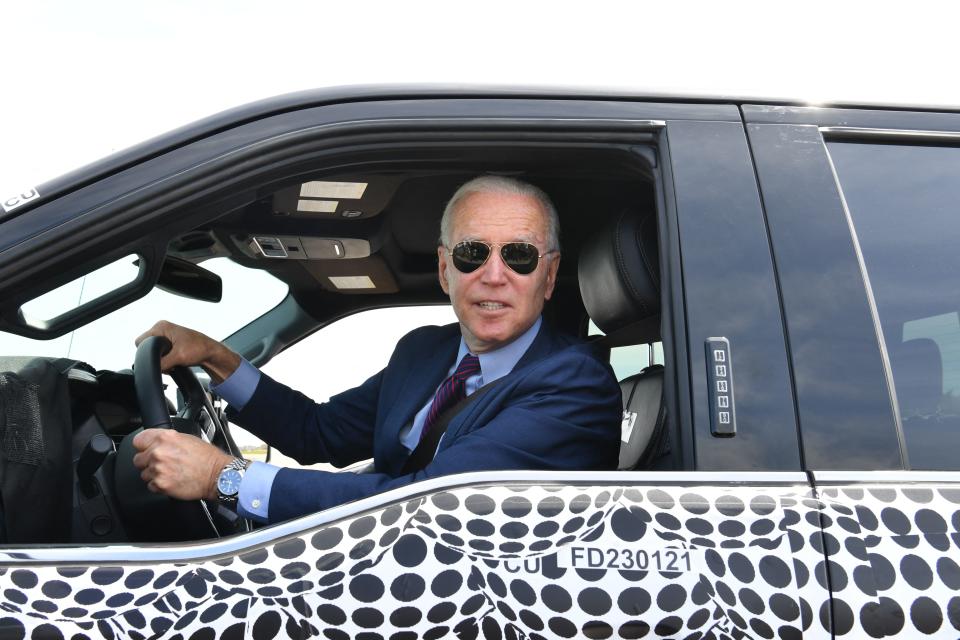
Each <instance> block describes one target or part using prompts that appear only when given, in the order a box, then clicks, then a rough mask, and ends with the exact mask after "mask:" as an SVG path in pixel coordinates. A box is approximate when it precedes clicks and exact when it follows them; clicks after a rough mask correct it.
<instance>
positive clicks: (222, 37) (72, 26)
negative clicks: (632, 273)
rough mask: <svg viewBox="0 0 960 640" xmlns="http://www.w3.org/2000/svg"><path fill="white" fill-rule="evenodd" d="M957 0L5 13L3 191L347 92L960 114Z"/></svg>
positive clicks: (133, 0)
mask: <svg viewBox="0 0 960 640" xmlns="http://www.w3.org/2000/svg"><path fill="white" fill-rule="evenodd" d="M950 4H951V3H946V2H936V3H935V2H917V1H911V2H909V3H899V4H892V3H891V4H884V3H880V2H803V3H785V2H770V1H767V2H745V3H737V2H702V3H695V2H677V1H666V2H657V3H653V2H629V3H620V2H600V1H595V2H589V3H585V2H558V1H556V0H552V1H549V2H524V1H523V0H510V1H507V2H503V1H499V0H495V1H490V0H485V1H484V2H479V3H478V2H454V1H452V0H444V1H438V2H415V1H412V0H408V1H405V2H397V1H392V2H364V1H358V0H349V1H347V0H345V1H342V2H320V1H311V2H284V1H283V0H271V1H269V2H263V1H257V2H248V1H245V0H230V1H229V2H228V1H220V0H217V1H203V0H190V1H189V2H187V1H182V0H164V1H163V2H146V1H137V0H121V1H107V2H98V1H96V0H90V1H87V2H67V1H62V2H44V1H39V0H29V1H27V0H20V1H17V0H8V1H7V2H3V3H0V29H2V34H0V65H2V69H3V74H2V75H3V78H4V81H5V91H4V95H3V97H2V99H0V195H7V194H9V193H15V192H18V191H20V190H21V189H22V188H25V187H30V186H32V185H34V184H37V183H40V182H43V181H45V180H47V179H49V178H51V177H55V176H57V175H60V174H61V173H65V172H66V171H69V170H71V169H74V168H76V167H78V166H80V165H83V164H86V163H87V162H90V161H92V160H96V159H98V158H100V157H102V156H104V155H107V154H109V153H111V152H113V151H117V150H119V149H123V148H125V147H127V146H130V145H132V144H135V143H137V142H140V141H142V140H144V139H146V138H148V137H151V136H153V135H156V134H159V133H162V132H164V131H167V130H170V129H173V128H176V127H178V126H180V125H182V124H185V123H188V122H191V121H193V120H196V119H199V118H202V117H204V116H206V115H209V114H211V113H215V112H217V111H221V110H223V109H226V108H229V107H232V106H236V105H239V104H242V103H246V102H250V101H253V100H257V99H260V98H265V97H269V96H273V95H277V94H280V93H286V92H289V91H296V90H301V89H308V88H316V87H328V86H334V85H343V84H357V83H362V84H367V83H412V82H416V83H422V82H434V83H483V84H510V85H561V86H581V87H583V86H593V87H601V88H604V87H607V88H618V89H623V90H629V91H635V92H649V91H655V92H665V93H673V92H683V93H688V92H702V93H710V94H721V95H754V96H789V97H796V98H799V99H803V100H810V101H814V102H817V101H833V100H855V101H856V100H866V101H882V102H897V103H919V104H939V105H958V106H960V83H958V82H957V70H956V68H955V66H956V64H957V61H958V57H960V56H958V55H957V46H956V35H955V29H956V25H957V17H958V16H960V9H955V8H950ZM953 4H955V3H953Z"/></svg>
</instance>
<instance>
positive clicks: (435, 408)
mask: <svg viewBox="0 0 960 640" xmlns="http://www.w3.org/2000/svg"><path fill="white" fill-rule="evenodd" d="M479 372H480V359H479V358H477V356H475V355H472V354H469V353H468V354H467V355H465V356H463V360H461V361H460V364H459V365H457V370H456V371H454V372H453V375H452V376H450V377H449V378H447V379H446V380H444V381H443V383H442V384H441V385H440V388H439V389H437V393H436V395H435V396H433V404H432V405H430V411H428V412H427V418H426V419H425V420H424V421H423V431H421V432H420V440H423V438H424V436H426V435H427V433H429V431H430V429H432V428H433V424H434V423H435V422H436V421H437V418H438V417H440V414H442V413H443V412H444V411H446V410H447V409H449V408H450V407H452V406H453V405H455V404H456V403H458V402H460V401H461V400H463V399H464V398H465V397H466V396H467V378H469V377H470V376H472V375H475V374H477V373H479Z"/></svg>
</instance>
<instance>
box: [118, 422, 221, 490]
mask: <svg viewBox="0 0 960 640" xmlns="http://www.w3.org/2000/svg"><path fill="white" fill-rule="evenodd" d="M133 446H134V447H135V448H136V449H137V451H138V452H139V453H137V454H136V455H135V456H133V464H134V465H135V466H136V467H137V468H138V469H140V472H141V473H140V477H141V478H143V481H144V482H145V483H147V488H148V489H150V491H152V492H154V493H162V494H165V495H168V496H170V497H171V498H177V499H179V500H200V499H205V500H216V499H217V476H218V475H219V474H220V470H221V469H223V467H224V466H226V465H227V464H229V463H230V461H231V460H233V456H231V455H229V454H227V453H224V452H223V451H221V450H220V449H218V448H217V447H215V446H213V445H212V444H209V443H207V442H204V441H203V440H201V439H200V438H198V437H196V436H193V435H188V434H185V433H179V432H177V431H174V430H173V429H144V430H143V431H142V432H140V433H139V434H137V436H136V437H135V438H134V439H133Z"/></svg>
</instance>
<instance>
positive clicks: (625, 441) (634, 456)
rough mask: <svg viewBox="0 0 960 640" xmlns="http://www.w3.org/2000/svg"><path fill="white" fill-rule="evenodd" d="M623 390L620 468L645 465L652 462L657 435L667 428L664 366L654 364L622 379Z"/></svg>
mask: <svg viewBox="0 0 960 640" xmlns="http://www.w3.org/2000/svg"><path fill="white" fill-rule="evenodd" d="M620 390H621V391H622V393H623V425H622V430H621V443H620V462H619V464H618V465H617V468H618V469H623V470H630V469H636V468H638V467H639V468H644V467H646V466H647V463H648V462H649V458H650V457H651V455H650V454H651V453H653V452H654V451H655V449H654V447H652V446H651V445H652V443H654V442H655V441H656V440H657V438H656V437H655V436H656V435H657V434H659V433H661V432H662V431H663V429H664V424H665V421H666V412H665V411H664V407H663V365H660V364H654V365H650V366H649V367H647V368H646V369H644V370H643V371H641V372H640V373H637V374H635V375H632V376H630V377H629V378H624V379H623V380H621V381H620Z"/></svg>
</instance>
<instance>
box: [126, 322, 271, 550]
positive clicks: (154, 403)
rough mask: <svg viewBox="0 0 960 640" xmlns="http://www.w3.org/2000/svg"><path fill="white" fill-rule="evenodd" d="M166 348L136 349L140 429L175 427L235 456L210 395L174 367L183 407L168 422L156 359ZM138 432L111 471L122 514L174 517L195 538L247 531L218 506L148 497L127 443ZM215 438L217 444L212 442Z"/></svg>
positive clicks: (159, 344)
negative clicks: (193, 534) (205, 420)
mask: <svg viewBox="0 0 960 640" xmlns="http://www.w3.org/2000/svg"><path fill="white" fill-rule="evenodd" d="M170 348H171V344H170V341H169V340H167V339H166V338H163V337H160V336H151V337H149V338H146V339H145V340H143V341H142V342H141V343H140V345H139V347H138V348H137V353H136V356H135V359H134V387H135V389H136V395H137V401H138V403H139V404H140V413H141V419H142V422H143V428H145V429H176V430H177V431H180V432H181V433H189V434H190V435H194V436H198V437H200V438H202V439H204V440H205V441H206V442H209V443H211V444H214V446H217V447H218V448H220V449H221V450H223V451H225V452H226V453H228V454H230V455H233V456H239V455H240V452H239V451H238V450H237V448H236V445H235V444H234V443H233V440H232V439H231V438H230V437H229V435H228V432H227V431H226V429H225V426H224V425H223V424H222V422H221V420H220V417H219V415H218V414H217V412H216V410H215V409H214V407H213V404H212V403H211V401H210V397H209V396H208V395H207V393H206V391H205V390H204V388H203V385H201V384H200V381H199V380H198V379H197V376H196V375H195V374H194V372H193V371H192V370H191V369H190V368H189V367H175V368H174V369H173V370H172V371H171V372H170V376H171V377H172V378H173V380H174V382H175V383H176V385H177V388H178V389H179V390H180V392H181V394H182V396H183V399H184V404H183V408H182V409H181V410H180V411H179V412H178V413H177V416H176V417H174V418H171V416H170V413H169V410H168V405H167V400H166V397H165V396H164V393H163V377H162V372H161V370H160V359H161V358H162V357H163V356H164V355H165V354H166V353H168V352H169V351H170ZM204 416H206V419H207V420H208V421H209V422H208V424H209V426H206V425H204V424H203V422H202V421H203V419H204ZM138 432H139V430H138V431H137V432H134V433H132V434H129V435H128V436H126V437H125V438H124V441H123V442H122V443H121V446H120V449H119V450H118V452H117V453H118V460H117V466H116V473H115V477H116V482H117V498H118V500H119V501H120V503H121V506H122V507H123V508H124V511H125V512H126V513H128V514H132V515H134V517H145V518H146V519H148V520H149V519H153V516H155V515H157V514H163V515H165V516H167V517H175V518H176V519H177V520H178V521H179V526H178V528H182V529H183V530H192V531H193V532H195V533H196V535H197V536H199V537H203V536H207V537H210V534H212V535H213V536H214V537H220V536H221V535H226V534H232V533H242V532H245V531H250V530H251V529H252V527H251V524H250V522H249V520H247V519H246V518H239V521H238V522H237V523H236V524H234V523H231V521H230V519H228V518H226V517H224V515H223V514H220V513H219V511H221V510H222V509H223V508H218V509H213V510H211V509H209V508H208V507H207V503H206V502H205V501H204V500H202V499H201V500H191V501H183V500H175V499H172V498H167V497H166V496H162V495H160V494H155V493H152V492H151V491H150V490H149V489H147V486H146V483H144V482H143V479H142V478H141V477H140V472H139V470H138V469H136V467H134V466H133V455H134V454H135V453H136V451H135V450H134V448H133V444H132V440H133V436H134V435H135V434H136V433H138ZM204 436H206V437H204ZM215 438H216V439H218V440H219V441H220V443H216V442H214V439H215ZM134 476H135V478H134ZM217 506H218V507H219V505H217ZM185 520H186V521H188V522H189V523H192V526H184V521H185ZM218 523H219V526H218ZM237 525H239V526H237ZM204 532H206V533H204Z"/></svg>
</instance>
